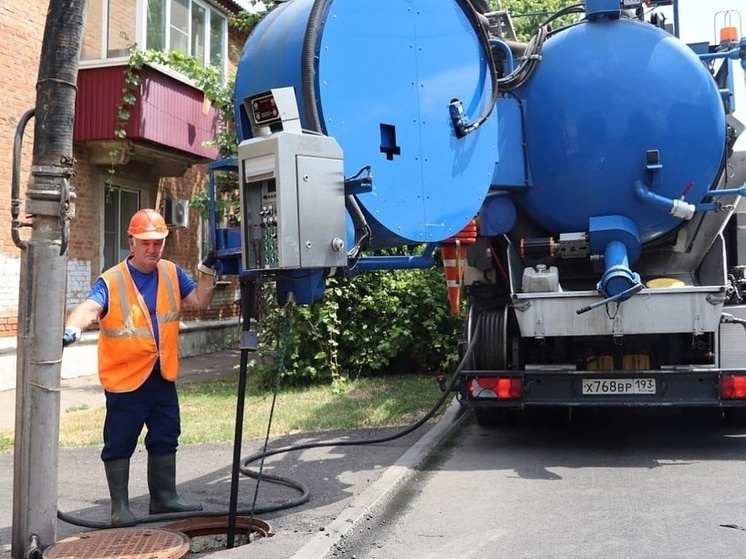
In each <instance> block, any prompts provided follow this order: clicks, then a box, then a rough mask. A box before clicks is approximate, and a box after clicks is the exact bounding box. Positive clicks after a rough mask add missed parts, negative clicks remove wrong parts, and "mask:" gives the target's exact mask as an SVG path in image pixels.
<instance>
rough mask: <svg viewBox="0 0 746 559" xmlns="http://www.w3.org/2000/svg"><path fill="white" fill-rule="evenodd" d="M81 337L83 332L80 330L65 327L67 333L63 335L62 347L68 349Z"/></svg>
mask: <svg viewBox="0 0 746 559" xmlns="http://www.w3.org/2000/svg"><path fill="white" fill-rule="evenodd" d="M81 335H82V332H81V330H80V328H76V327H75V326H67V327H65V333H64V334H62V347H67V346H69V345H70V344H74V343H75V342H77V341H78V340H79V339H80V336H81Z"/></svg>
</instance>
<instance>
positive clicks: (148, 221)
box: [127, 209, 168, 240]
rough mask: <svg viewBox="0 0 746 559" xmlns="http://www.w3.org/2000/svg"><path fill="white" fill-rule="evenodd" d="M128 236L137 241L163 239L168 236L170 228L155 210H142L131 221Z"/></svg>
mask: <svg viewBox="0 0 746 559" xmlns="http://www.w3.org/2000/svg"><path fill="white" fill-rule="evenodd" d="M127 234H129V235H131V236H132V237H134V238H135V239H147V240H151V239H163V238H165V237H166V236H167V235H168V227H166V221H165V220H164V219H163V216H162V215H161V214H159V213H158V212H157V211H155V210H149V209H148V210H140V211H139V212H136V213H135V215H133V216H132V219H130V226H129V228H128V229H127Z"/></svg>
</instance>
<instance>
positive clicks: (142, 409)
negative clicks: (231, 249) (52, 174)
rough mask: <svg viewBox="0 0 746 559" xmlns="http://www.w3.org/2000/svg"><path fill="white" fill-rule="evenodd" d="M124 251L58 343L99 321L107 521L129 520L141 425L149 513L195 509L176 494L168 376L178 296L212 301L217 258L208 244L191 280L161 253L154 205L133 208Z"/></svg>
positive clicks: (175, 366)
mask: <svg viewBox="0 0 746 559" xmlns="http://www.w3.org/2000/svg"><path fill="white" fill-rule="evenodd" d="M127 233H128V235H129V249H130V254H129V256H128V257H127V258H126V259H125V260H124V261H123V262H120V263H119V264H117V265H115V266H113V267H112V268H110V269H108V270H106V271H105V272H104V273H103V274H101V276H100V277H99V278H98V279H97V280H96V282H95V284H94V285H93V288H92V289H91V291H90V292H89V293H88V295H87V296H86V298H85V300H84V301H83V302H82V303H80V304H79V305H77V306H76V307H75V308H74V309H73V310H72V311H71V312H70V314H69V316H68V317H67V320H66V323H65V330H64V334H63V340H62V343H63V346H68V345H70V344H71V343H74V342H76V341H77V340H79V339H80V337H81V332H82V331H83V330H85V329H86V328H89V327H91V326H92V325H94V324H95V323H96V322H98V323H99V338H98V373H99V380H100V382H101V384H102V385H103V388H104V392H105V395H106V418H105V420H104V446H103V450H102V451H101V459H102V460H103V462H104V469H105V470H106V481H107V483H108V485H109V493H110V495H111V524H112V526H134V525H135V524H136V519H135V516H134V515H133V514H132V511H131V510H130V508H129V489H128V485H129V471H130V458H131V456H132V454H133V453H134V451H135V448H136V447H137V440H138V437H139V435H140V432H141V431H142V428H143V425H145V426H146V427H147V434H146V436H145V447H146V450H147V452H148V490H149V492H150V514H158V513H166V512H187V511H196V510H202V504H201V503H196V502H194V503H193V502H187V501H183V500H182V499H181V498H180V497H179V496H178V495H177V493H176V447H177V446H178V437H179V435H180V432H181V427H180V423H181V422H180V416H179V401H178V395H177V392H176V385H175V382H174V381H175V380H176V378H177V377H178V376H179V344H178V338H179V311H180V309H181V304H182V302H183V303H185V304H186V305H189V306H190V307H193V308H195V309H204V308H205V307H207V306H208V305H209V304H210V302H211V301H212V296H213V289H214V287H215V279H216V275H215V274H216V271H215V266H216V264H217V262H216V259H215V255H214V252H213V251H210V252H209V253H208V255H207V256H206V257H205V259H203V260H202V262H201V263H200V264H199V266H198V271H199V273H200V276H199V278H198V281H197V282H195V281H194V280H193V279H192V278H191V277H189V276H188V275H187V274H186V272H185V271H184V270H183V269H182V268H181V267H179V266H178V265H176V264H174V263H173V262H170V261H168V260H164V259H162V258H161V256H162V254H163V249H164V246H165V240H166V237H167V236H168V228H167V227H166V222H165V221H164V219H163V217H162V216H161V215H160V214H159V213H158V212H157V211H155V210H151V209H144V210H139V211H138V212H136V213H135V214H134V215H133V216H132V218H131V220H130V222H129V228H128V229H127Z"/></svg>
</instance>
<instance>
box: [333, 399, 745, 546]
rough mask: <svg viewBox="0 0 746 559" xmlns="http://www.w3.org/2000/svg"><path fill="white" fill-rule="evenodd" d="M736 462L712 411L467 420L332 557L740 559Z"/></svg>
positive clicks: (736, 451)
mask: <svg viewBox="0 0 746 559" xmlns="http://www.w3.org/2000/svg"><path fill="white" fill-rule="evenodd" d="M744 458H746V429H742V428H741V429H737V428H728V427H723V426H722V425H720V424H719V422H718V421H717V419H716V418H715V417H714V416H713V415H712V413H709V414H704V413H700V412H695V411H690V412H679V411H674V410H669V411H654V410H645V411H644V410H636V411H635V410H628V411H622V412H620V411H616V412H615V411H611V410H597V411H587V412H584V413H579V414H576V415H575V417H574V419H573V421H572V422H569V423H568V422H566V421H564V420H563V419H562V418H558V417H557V416H551V415H549V416H548V415H546V414H544V415H539V416H530V417H529V418H528V420H526V421H524V422H523V423H521V424H518V425H512V426H508V427H502V428H489V429H488V428H483V427H480V426H478V425H476V424H475V422H474V421H473V420H471V421H467V422H464V423H463V425H462V426H461V427H460V428H459V429H457V430H455V431H454V432H453V433H452V435H451V437H450V439H449V441H448V443H447V444H445V445H443V446H442V447H441V448H440V450H439V451H438V452H437V453H436V454H435V455H433V456H432V457H431V459H430V460H429V461H428V462H426V463H425V464H424V465H423V466H422V467H421V468H420V469H419V470H418V472H417V473H416V474H415V475H414V476H412V477H410V478H409V481H408V482H407V483H406V484H404V485H402V488H401V490H400V491H399V492H397V493H396V495H395V496H394V498H392V499H388V500H387V501H386V502H385V503H381V504H380V506H378V507H376V510H375V511H372V512H371V514H369V515H368V516H366V518H365V520H364V522H361V523H360V524H359V525H357V526H356V530H355V533H354V534H355V535H354V536H353V537H348V538H345V539H344V541H342V542H340V543H339V544H338V545H337V546H336V547H335V548H334V549H333V550H332V551H331V553H330V554H329V555H328V557H331V558H347V559H351V558H353V557H354V558H355V559H384V558H385V559H388V558H392V557H412V558H416V559H431V558H446V557H447V558H449V559H466V558H469V559H487V558H489V559H494V558H510V559H533V558H536V559H539V558H541V559H545V558H552V559H564V558H567V559H599V558H603V559H652V558H655V559H663V558H670V559H742V558H743V557H746V476H744V471H745V469H744V465H745V464H744Z"/></svg>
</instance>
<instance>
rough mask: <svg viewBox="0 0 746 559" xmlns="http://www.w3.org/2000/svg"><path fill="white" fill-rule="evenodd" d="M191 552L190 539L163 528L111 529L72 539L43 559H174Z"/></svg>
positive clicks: (57, 546)
mask: <svg viewBox="0 0 746 559" xmlns="http://www.w3.org/2000/svg"><path fill="white" fill-rule="evenodd" d="M188 552H189V538H188V537H187V536H186V534H182V533H181V532H177V531H176V530H165V529H162V528H112V529H109V530H99V531H98V532H86V533H83V534H77V535H75V536H70V537H69V538H65V539H64V540H60V541H59V542H57V543H55V544H53V545H51V546H49V547H48V548H47V549H46V550H45V551H44V553H43V554H42V557H44V559H94V558H95V559H172V558H178V557H183V556H184V555H186V554H187V553H188Z"/></svg>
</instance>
